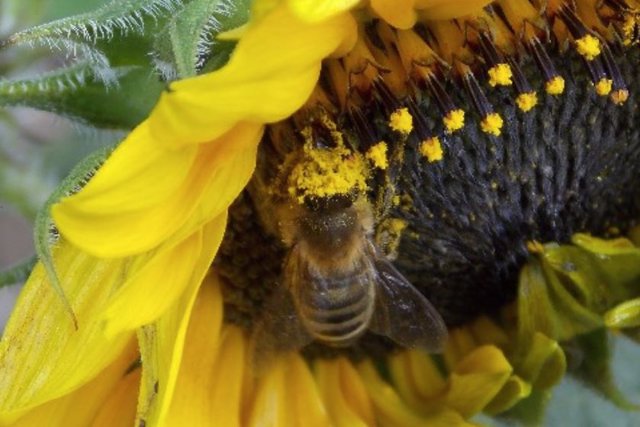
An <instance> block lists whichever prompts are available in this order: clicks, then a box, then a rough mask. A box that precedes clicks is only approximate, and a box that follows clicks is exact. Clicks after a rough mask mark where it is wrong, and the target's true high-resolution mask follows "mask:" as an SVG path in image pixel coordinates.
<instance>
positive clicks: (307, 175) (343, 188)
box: [287, 143, 367, 204]
mask: <svg viewBox="0 0 640 427" xmlns="http://www.w3.org/2000/svg"><path fill="white" fill-rule="evenodd" d="M366 179H367V166H366V162H365V160H364V158H363V157H362V156H361V155H360V154H359V153H354V152H353V151H351V150H349V149H348V148H346V147H344V146H343V145H339V146H337V147H335V148H331V149H327V148H316V147H315V146H313V145H312V144H309V143H306V144H305V145H304V152H303V156H302V159H300V160H299V161H298V162H297V163H296V165H295V166H294V167H293V169H292V171H291V174H290V175H289V177H288V180H287V183H288V192H289V195H290V196H291V197H292V198H294V199H296V200H297V201H298V203H301V204H302V203H304V201H305V199H307V198H313V197H330V196H334V195H338V194H348V193H351V192H352V191H354V190H355V191H361V190H365V189H366V188H367V184H366Z"/></svg>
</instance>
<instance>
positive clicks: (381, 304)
mask: <svg viewBox="0 0 640 427" xmlns="http://www.w3.org/2000/svg"><path fill="white" fill-rule="evenodd" d="M282 217H283V218H284V219H282V220H281V221H280V228H281V236H282V238H283V241H284V243H285V244H286V245H287V247H288V248H289V249H288V255H287V256H286V259H285V261H284V266H283V274H282V283H281V284H280V286H278V288H277V289H276V290H275V291H274V294H273V295H272V296H271V298H270V300H268V301H267V303H266V306H265V308H264V310H263V313H264V316H263V318H262V319H261V320H260V321H259V322H258V324H257V325H256V326H257V327H256V328H255V329H254V331H255V333H256V335H257V339H256V340H255V342H257V345H258V347H257V349H256V351H257V352H259V353H262V354H264V353H266V352H270V351H285V350H297V349H299V348H301V347H303V346H305V345H307V344H309V343H311V342H312V341H317V342H319V343H322V344H325V345H329V346H333V347H345V346H349V345H351V344H353V343H354V342H355V341H357V340H358V338H360V337H361V336H362V335H363V334H364V333H365V332H366V331H367V330H369V331H371V332H373V333H375V334H379V335H383V336H386V337H388V338H390V339H392V340H393V341H395V342H396V343H397V344H399V345H400V346H403V347H409V348H416V347H418V348H422V349H425V350H427V351H431V352H434V351H438V350H439V349H440V348H441V345H442V343H443V341H444V340H445V338H446V334H447V332H446V331H447V329H446V326H445V324H444V321H443V320H442V317H441V316H440V315H439V313H438V312H437V311H436V309H435V308H434V307H433V306H432V305H431V303H430V302H429V301H428V300H427V299H426V298H425V297H424V296H423V295H422V294H421V293H420V292H419V291H418V290H417V289H416V288H414V287H413V286H412V285H411V284H410V283H409V282H408V281H407V279H406V278H405V277H404V276H403V275H402V274H401V273H400V272H399V271H398V270H397V269H396V268H395V267H394V266H393V265H392V264H391V263H390V262H389V261H388V260H387V259H386V257H385V255H384V254H383V253H382V251H381V250H380V249H378V248H377V247H376V245H375V243H374V241H373V227H374V221H373V214H372V211H371V207H370V204H369V203H368V202H367V201H366V200H365V199H364V198H362V197H361V198H359V199H357V200H355V201H353V200H351V199H349V198H348V197H344V198H341V197H332V198H326V199H322V200H317V201H316V203H315V206H313V207H309V206H304V205H302V206H297V207H296V208H295V209H290V210H289V211H288V213H286V214H284V215H283V216H282Z"/></svg>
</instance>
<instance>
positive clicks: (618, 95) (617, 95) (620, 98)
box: [609, 89, 629, 105]
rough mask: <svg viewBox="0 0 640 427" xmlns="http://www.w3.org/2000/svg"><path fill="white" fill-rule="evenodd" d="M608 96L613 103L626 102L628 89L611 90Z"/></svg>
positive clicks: (620, 103)
mask: <svg viewBox="0 0 640 427" xmlns="http://www.w3.org/2000/svg"><path fill="white" fill-rule="evenodd" d="M609 97H610V98H611V101H613V103H614V104H616V105H622V104H624V103H625V102H627V99H629V91H628V90H626V89H618V90H614V91H613V92H611V95H610V96H609Z"/></svg>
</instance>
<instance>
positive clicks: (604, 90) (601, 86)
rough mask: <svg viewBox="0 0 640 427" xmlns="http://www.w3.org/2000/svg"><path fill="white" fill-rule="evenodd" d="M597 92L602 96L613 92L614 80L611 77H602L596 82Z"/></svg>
mask: <svg viewBox="0 0 640 427" xmlns="http://www.w3.org/2000/svg"><path fill="white" fill-rule="evenodd" d="M595 86H596V93H597V94H598V95H600V96H607V95H609V93H611V87H612V86H613V80H611V79H600V80H599V81H598V83H596V84H595Z"/></svg>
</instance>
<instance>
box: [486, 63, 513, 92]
mask: <svg viewBox="0 0 640 427" xmlns="http://www.w3.org/2000/svg"><path fill="white" fill-rule="evenodd" d="M488 74H489V84H490V85H491V87H495V86H510V85H511V84H512V83H513V82H512V81H511V78H512V77H513V72H512V71H511V67H510V66H509V64H505V63H501V64H497V65H494V66H493V67H491V68H490V69H489V71H488Z"/></svg>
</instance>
